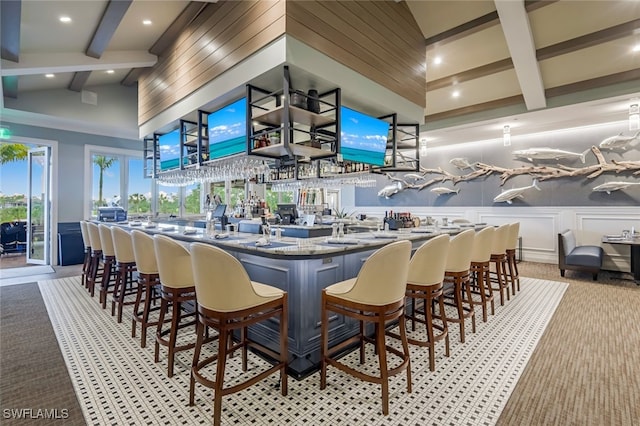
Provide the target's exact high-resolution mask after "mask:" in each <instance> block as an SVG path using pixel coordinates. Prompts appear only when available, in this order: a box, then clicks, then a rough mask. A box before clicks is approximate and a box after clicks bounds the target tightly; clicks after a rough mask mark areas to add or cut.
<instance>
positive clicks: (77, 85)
mask: <svg viewBox="0 0 640 426" xmlns="http://www.w3.org/2000/svg"><path fill="white" fill-rule="evenodd" d="M89 76H91V71H78V72H76V73H74V74H73V78H72V79H71V83H69V87H67V89H69V90H73V91H74V92H82V88H83V87H84V85H85V84H87V80H89Z"/></svg>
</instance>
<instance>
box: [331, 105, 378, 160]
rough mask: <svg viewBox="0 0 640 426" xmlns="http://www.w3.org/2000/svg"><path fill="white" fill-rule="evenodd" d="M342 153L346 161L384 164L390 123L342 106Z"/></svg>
mask: <svg viewBox="0 0 640 426" xmlns="http://www.w3.org/2000/svg"><path fill="white" fill-rule="evenodd" d="M340 114H341V115H340V117H341V118H340V153H341V154H342V158H343V160H345V161H355V162H358V163H366V164H372V165H374V166H384V155H385V152H386V150H387V139H388V138H389V123H387V122H386V121H384V120H380V119H378V118H375V117H372V116H370V115H366V114H363V113H361V112H358V111H355V110H352V109H350V108H347V107H340Z"/></svg>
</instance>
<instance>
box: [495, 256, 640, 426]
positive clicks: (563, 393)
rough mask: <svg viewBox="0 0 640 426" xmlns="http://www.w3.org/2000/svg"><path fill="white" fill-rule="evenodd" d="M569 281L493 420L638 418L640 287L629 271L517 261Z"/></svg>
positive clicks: (628, 423)
mask: <svg viewBox="0 0 640 426" xmlns="http://www.w3.org/2000/svg"><path fill="white" fill-rule="evenodd" d="M520 274H521V275H526V276H535V277H539V278H543V279H555V280H556V281H566V282H569V289H568V290H567V291H566V293H565V295H564V297H563V299H562V302H561V303H560V306H558V309H557V310H556V312H555V314H554V316H553V318H552V319H551V322H550V323H549V325H548V327H547V330H546V331H545V334H544V335H543V336H542V339H540V343H539V344H538V346H537V347H536V349H535V351H534V353H533V355H532V357H531V360H530V361H529V364H528V365H527V367H526V369H525V371H524V373H523V375H522V376H521V378H520V380H519V382H518V385H517V386H516V388H515V390H514V391H513V394H512V395H511V398H510V399H509V402H508V403H507V405H506V407H505V408H504V410H503V411H502V414H501V416H500V419H499V421H498V425H563V426H568V425H576V426H578V425H579V426H591V425H592V426H600V425H616V426H634V425H640V287H639V286H637V285H636V284H635V283H633V281H631V280H630V279H629V278H630V277H629V275H628V274H620V273H615V272H606V271H605V272H602V273H601V274H600V275H599V277H598V281H592V280H591V274H587V273H577V272H573V271H567V273H566V277H565V278H561V277H560V276H559V271H558V267H557V266H556V265H548V264H539V263H526V262H524V263H521V266H520Z"/></svg>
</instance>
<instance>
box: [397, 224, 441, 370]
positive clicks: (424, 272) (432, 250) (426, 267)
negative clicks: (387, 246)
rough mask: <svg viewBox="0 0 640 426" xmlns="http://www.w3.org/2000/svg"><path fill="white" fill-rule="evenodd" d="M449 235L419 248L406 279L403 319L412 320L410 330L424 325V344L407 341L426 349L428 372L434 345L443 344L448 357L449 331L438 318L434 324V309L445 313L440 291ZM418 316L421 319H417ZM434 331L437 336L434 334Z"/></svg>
mask: <svg viewBox="0 0 640 426" xmlns="http://www.w3.org/2000/svg"><path fill="white" fill-rule="evenodd" d="M449 244H450V240H449V235H448V234H442V235H438V236H437V237H434V238H432V239H430V240H428V241H427V242H425V243H424V244H422V245H421V246H420V247H419V248H418V249H417V250H416V252H415V253H414V254H413V256H411V261H410V262H409V274H408V277H407V293H406V295H407V298H408V299H409V301H410V306H411V312H409V313H407V314H406V315H405V317H406V318H407V319H408V320H411V328H412V330H415V329H416V327H415V323H416V321H417V322H420V323H422V324H424V325H425V328H426V334H427V340H426V341H424V340H417V339H413V338H412V337H411V336H409V337H408V339H407V340H408V341H409V343H410V344H413V345H418V346H426V347H428V348H429V369H430V370H431V371H435V369H436V362H435V344H436V342H438V341H440V340H443V339H444V341H445V355H446V356H449V330H448V328H447V321H446V320H444V319H443V318H440V324H434V322H433V319H434V312H433V305H434V303H436V302H437V303H438V305H439V307H440V312H444V309H445V307H444V297H443V295H442V287H443V284H442V282H443V280H444V269H445V266H446V265H447V256H448V254H449ZM416 299H418V300H422V306H416V303H415V302H416ZM419 315H422V316H421V317H419ZM435 330H438V331H439V333H437V334H436V332H435Z"/></svg>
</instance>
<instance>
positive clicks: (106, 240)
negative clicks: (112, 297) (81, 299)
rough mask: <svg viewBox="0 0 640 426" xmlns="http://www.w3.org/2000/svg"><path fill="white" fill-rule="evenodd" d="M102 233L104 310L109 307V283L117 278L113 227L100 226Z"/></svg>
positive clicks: (101, 290) (101, 300) (102, 303)
mask: <svg viewBox="0 0 640 426" xmlns="http://www.w3.org/2000/svg"><path fill="white" fill-rule="evenodd" d="M98 231H99V232H100V243H101V244H102V262H103V265H104V267H103V269H102V271H103V272H102V281H101V282H100V304H101V305H102V309H105V308H106V307H107V294H108V293H109V283H110V282H111V277H112V276H113V277H114V278H116V279H117V277H116V268H115V266H116V250H115V248H114V246H113V237H112V236H111V227H110V226H107V225H103V224H100V225H98Z"/></svg>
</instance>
